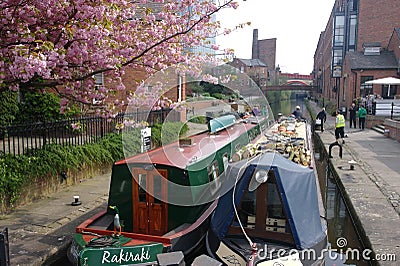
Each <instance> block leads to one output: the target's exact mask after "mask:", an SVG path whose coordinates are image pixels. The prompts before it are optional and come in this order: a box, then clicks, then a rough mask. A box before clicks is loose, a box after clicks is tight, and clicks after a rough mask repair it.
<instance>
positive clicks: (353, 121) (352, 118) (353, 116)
mask: <svg viewBox="0 0 400 266" xmlns="http://www.w3.org/2000/svg"><path fill="white" fill-rule="evenodd" d="M349 114H350V128H351V126H352V125H353V126H354V128H357V124H356V121H357V107H356V104H355V103H352V104H351V106H350V108H349Z"/></svg>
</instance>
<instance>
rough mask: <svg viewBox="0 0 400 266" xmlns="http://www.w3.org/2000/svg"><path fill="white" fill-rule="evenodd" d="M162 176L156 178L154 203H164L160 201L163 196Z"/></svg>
mask: <svg viewBox="0 0 400 266" xmlns="http://www.w3.org/2000/svg"><path fill="white" fill-rule="evenodd" d="M162 178H163V177H162V176H160V175H156V176H154V188H153V189H154V203H160V204H161V203H162V201H161V200H160V199H161V197H162V196H163V195H162Z"/></svg>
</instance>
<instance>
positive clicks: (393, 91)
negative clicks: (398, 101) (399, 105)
mask: <svg viewBox="0 0 400 266" xmlns="http://www.w3.org/2000/svg"><path fill="white" fill-rule="evenodd" d="M395 95H397V85H390V90H389V85H382V98H383V99H394V96H395Z"/></svg>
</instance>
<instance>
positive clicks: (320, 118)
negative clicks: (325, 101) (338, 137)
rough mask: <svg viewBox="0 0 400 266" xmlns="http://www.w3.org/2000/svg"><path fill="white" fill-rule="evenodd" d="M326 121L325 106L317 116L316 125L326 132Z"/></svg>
mask: <svg viewBox="0 0 400 266" xmlns="http://www.w3.org/2000/svg"><path fill="white" fill-rule="evenodd" d="M325 122H326V112H325V107H323V108H322V110H321V111H320V112H319V113H318V114H317V116H316V118H315V125H316V126H319V127H320V128H321V132H324V123H325Z"/></svg>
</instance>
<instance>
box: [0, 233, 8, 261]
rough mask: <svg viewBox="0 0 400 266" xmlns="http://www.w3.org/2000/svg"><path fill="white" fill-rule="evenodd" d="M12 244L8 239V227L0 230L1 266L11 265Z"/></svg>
mask: <svg viewBox="0 0 400 266" xmlns="http://www.w3.org/2000/svg"><path fill="white" fill-rule="evenodd" d="M9 250H10V244H9V241H8V228H7V227H6V228H5V229H4V230H3V231H1V232H0V266H9V265H10V251H9Z"/></svg>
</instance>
